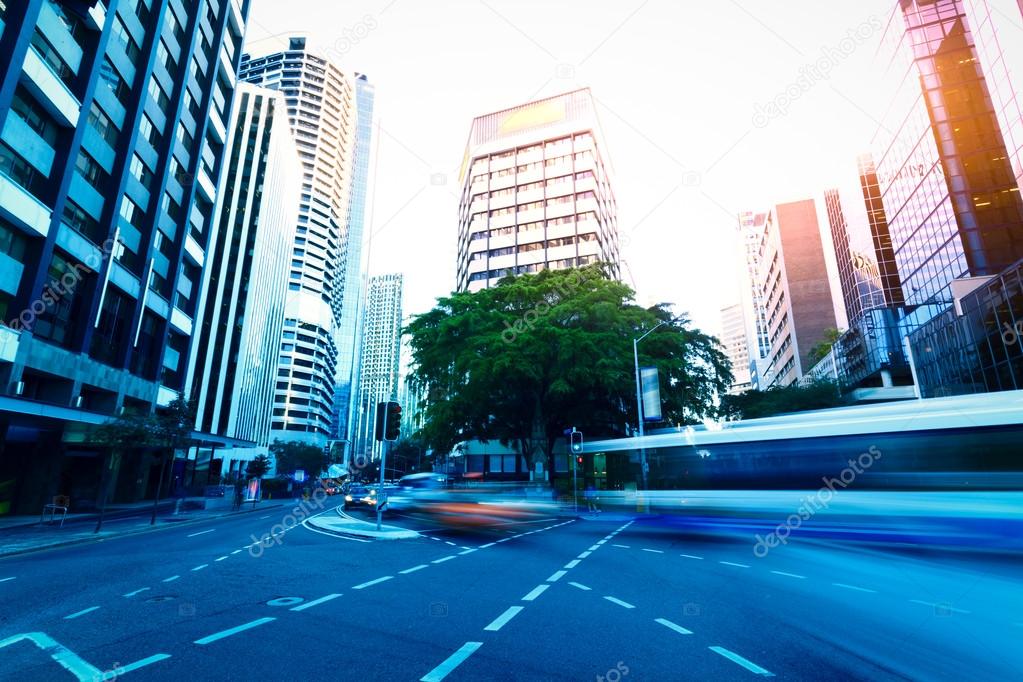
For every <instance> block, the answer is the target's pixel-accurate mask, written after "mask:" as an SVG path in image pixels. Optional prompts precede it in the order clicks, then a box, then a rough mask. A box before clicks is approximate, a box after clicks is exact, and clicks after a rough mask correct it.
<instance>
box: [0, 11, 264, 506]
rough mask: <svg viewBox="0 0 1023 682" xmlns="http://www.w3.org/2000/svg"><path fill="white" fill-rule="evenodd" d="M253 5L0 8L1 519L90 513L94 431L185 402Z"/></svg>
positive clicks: (127, 496)
mask: <svg viewBox="0 0 1023 682" xmlns="http://www.w3.org/2000/svg"><path fill="white" fill-rule="evenodd" d="M248 4H249V3H248V1H247V0H245V1H242V2H239V0H201V1H198V2H181V0H169V1H168V2H154V1H153V0H127V1H124V2H118V3H114V4H112V5H111V6H110V7H107V5H106V4H105V3H103V2H78V3H58V2H54V1H52V0H17V1H15V0H6V1H5V2H4V3H3V4H2V7H3V10H2V11H0V244H2V247H0V249H2V253H0V260H2V262H0V273H2V274H0V313H2V316H3V319H4V321H5V322H6V325H5V326H4V327H3V328H0V336H2V337H3V340H2V341H0V348H2V352H0V391H2V395H0V443H2V445H0V448H2V450H0V514H2V513H8V512H14V513H24V512H26V511H27V512H28V513H37V512H38V510H39V509H40V507H41V505H42V503H43V502H44V501H47V502H48V501H50V498H51V497H52V496H53V495H58V494H60V495H66V496H68V497H70V499H71V505H72V509H73V510H84V509H87V508H89V506H90V505H93V504H95V500H96V499H97V497H98V488H99V480H100V470H101V468H102V465H101V452H100V451H99V450H97V449H96V448H95V447H93V446H92V445H91V444H90V442H89V437H90V436H89V431H88V427H89V426H90V425H95V424H98V423H102V422H104V421H107V420H108V419H110V417H111V416H112V415H114V414H116V413H117V412H118V411H119V410H121V408H130V409H137V410H140V411H150V410H152V409H154V407H155V406H157V405H165V404H167V403H169V402H170V401H172V400H173V399H174V398H175V397H178V396H179V395H180V394H181V392H182V390H183V389H184V385H185V379H186V374H187V359H188V357H189V353H190V344H191V341H192V338H193V331H194V330H193V327H194V324H195V316H196V314H197V304H198V299H199V293H200V279H201V271H202V268H203V265H204V263H205V254H206V249H207V248H208V246H209V239H210V234H211V232H212V228H213V224H212V217H213V206H214V204H215V202H216V198H217V189H216V188H217V182H218V179H219V177H220V173H221V169H222V166H223V159H224V144H225V141H226V127H225V123H224V122H225V120H226V119H227V115H228V112H229V111H230V106H231V100H232V97H233V91H234V86H235V78H236V66H237V64H238V61H239V58H240V45H241V40H242V37H243V35H244V33H245V21H246V17H247V15H248ZM222 444H227V442H226V441H225V442H223V443H222ZM154 467H155V468H154ZM159 470H160V467H159V466H158V465H157V463H156V462H155V458H154V457H152V456H150V455H144V456H141V457H138V458H133V459H132V460H131V461H125V462H121V463H120V464H118V465H117V470H116V471H114V472H113V476H112V480H113V484H112V486H111V489H112V494H113V498H114V499H117V500H136V499H140V498H142V497H146V496H150V495H152V494H153V492H154V491H155V488H156V484H157V483H156V479H157V478H158V476H157V475H156V474H155V473H154V471H155V472H158V471H159Z"/></svg>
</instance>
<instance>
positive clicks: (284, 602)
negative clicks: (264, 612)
mask: <svg viewBox="0 0 1023 682" xmlns="http://www.w3.org/2000/svg"><path fill="white" fill-rule="evenodd" d="M304 601H305V599H303V598H302V597H277V599H271V600H270V601H268V602H267V603H266V605H267V606H294V605H295V604H301V603H302V602H304Z"/></svg>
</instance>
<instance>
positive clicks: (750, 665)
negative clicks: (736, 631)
mask: <svg viewBox="0 0 1023 682" xmlns="http://www.w3.org/2000/svg"><path fill="white" fill-rule="evenodd" d="M707 648H708V649H710V650H711V651H713V652H714V653H716V654H720V655H721V656H724V657H725V658H727V659H728V660H730V661H732V662H733V663H738V664H739V665H741V666H742V667H743V668H745V669H746V670H749V671H750V672H751V673H756V674H757V675H763V676H764V677H774V673H772V672H771V671H769V670H765V669H764V668H761V667H760V666H759V665H757V664H756V663H754V662H753V661H749V660H746V659H745V658H743V657H742V656H740V655H739V654H737V653H735V652H734V651H729V650H728V649H726V648H724V647H722V646H712V647H707Z"/></svg>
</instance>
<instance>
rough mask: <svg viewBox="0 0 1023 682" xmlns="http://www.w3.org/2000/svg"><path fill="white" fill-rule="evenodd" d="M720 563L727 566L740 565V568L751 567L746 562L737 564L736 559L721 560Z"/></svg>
mask: <svg viewBox="0 0 1023 682" xmlns="http://www.w3.org/2000/svg"><path fill="white" fill-rule="evenodd" d="M718 563H719V564H724V565H725V566H738V567H739V568H749V566H747V565H746V564H737V563H735V562H734V561H719V562H718Z"/></svg>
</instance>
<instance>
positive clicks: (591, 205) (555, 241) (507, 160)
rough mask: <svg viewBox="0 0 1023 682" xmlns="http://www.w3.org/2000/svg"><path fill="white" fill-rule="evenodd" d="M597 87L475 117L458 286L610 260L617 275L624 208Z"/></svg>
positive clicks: (466, 168)
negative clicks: (617, 193) (594, 93)
mask: <svg viewBox="0 0 1023 682" xmlns="http://www.w3.org/2000/svg"><path fill="white" fill-rule="evenodd" d="M611 176H612V172H611V164H610V161H609V160H608V158H607V145H606V143H605V142H604V138H603V134H602V132H601V129H600V125H599V122H598V120H597V113H596V107H595V105H594V102H593V96H592V95H591V93H590V91H589V90H588V89H582V90H576V91H573V92H568V93H565V94H562V95H558V96H555V97H548V98H546V99H542V100H537V101H534V102H529V103H526V104H522V105H519V106H516V107H512V108H510V109H504V110H502V111H497V112H494V113H492V114H487V115H485V116H479V117H477V118H476V119H474V120H473V122H472V126H471V128H470V131H469V141H468V143H467V145H466V149H465V157H464V159H463V167H462V172H461V175H460V181H461V183H462V194H461V200H460V201H459V208H458V262H457V287H458V290H459V291H478V290H480V289H484V288H486V287H488V286H492V285H494V284H496V283H497V282H498V280H499V279H500V278H501V277H504V276H505V275H509V274H511V275H517V274H523V273H530V272H539V271H540V270H543V269H548V268H549V269H559V268H571V267H578V266H582V265H587V264H589V263H594V262H598V261H600V262H605V263H608V264H609V266H610V268H611V274H612V276H615V277H617V276H618V267H619V258H620V257H619V248H618V207H617V204H616V202H615V196H614V190H613V181H612V177H611Z"/></svg>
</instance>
